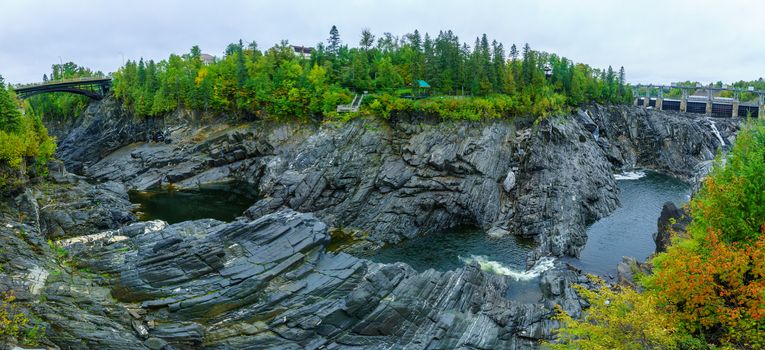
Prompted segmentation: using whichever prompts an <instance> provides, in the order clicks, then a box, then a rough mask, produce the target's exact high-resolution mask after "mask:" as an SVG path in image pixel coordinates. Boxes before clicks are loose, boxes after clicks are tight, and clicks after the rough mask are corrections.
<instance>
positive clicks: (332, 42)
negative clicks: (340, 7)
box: [327, 25, 340, 55]
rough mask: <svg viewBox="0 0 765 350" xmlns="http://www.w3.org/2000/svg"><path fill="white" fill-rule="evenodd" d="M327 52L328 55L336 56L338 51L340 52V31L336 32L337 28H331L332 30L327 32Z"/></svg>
mask: <svg viewBox="0 0 765 350" xmlns="http://www.w3.org/2000/svg"><path fill="white" fill-rule="evenodd" d="M327 44H329V45H328V46H327V51H328V52H329V53H330V54H333V55H336V54H337V52H338V50H340V31H339V30H337V26H334V25H333V26H332V29H330V30H329V39H327Z"/></svg>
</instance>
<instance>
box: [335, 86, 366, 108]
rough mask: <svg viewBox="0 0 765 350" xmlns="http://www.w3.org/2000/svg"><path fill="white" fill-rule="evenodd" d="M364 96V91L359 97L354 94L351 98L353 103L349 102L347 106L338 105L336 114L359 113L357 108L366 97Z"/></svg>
mask: <svg viewBox="0 0 765 350" xmlns="http://www.w3.org/2000/svg"><path fill="white" fill-rule="evenodd" d="M366 96H367V92H366V91H364V94H362V95H361V96H359V95H358V94H356V95H355V96H353V101H351V104H349V105H338V106H337V112H338V113H343V112H358V111H359V107H360V106H361V101H363V100H364V97H366Z"/></svg>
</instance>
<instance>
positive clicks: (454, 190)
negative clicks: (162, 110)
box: [0, 99, 737, 349]
mask: <svg viewBox="0 0 765 350" xmlns="http://www.w3.org/2000/svg"><path fill="white" fill-rule="evenodd" d="M180 113H181V112H178V113H176V114H175V115H172V116H169V117H168V118H166V119H165V120H159V119H155V120H142V119H138V118H134V117H132V116H131V115H130V114H129V113H127V112H126V111H124V110H122V109H121V107H120V105H119V104H118V103H117V102H116V101H114V100H112V99H106V100H104V101H102V102H99V103H95V104H93V105H92V106H91V107H89V109H88V111H87V113H86V115H85V116H84V117H83V118H81V119H77V120H75V122H74V123H73V124H64V123H62V124H59V125H56V126H53V127H54V128H56V130H57V133H58V134H59V136H60V139H61V140H62V141H61V142H60V148H59V156H60V158H61V159H62V160H63V161H64V162H65V163H66V164H67V167H69V168H70V169H74V170H75V171H76V172H78V173H79V174H81V175H84V176H86V177H87V178H89V179H90V180H94V181H95V182H93V183H89V182H88V181H90V180H88V179H83V178H78V177H76V176H72V175H70V174H67V173H66V172H65V171H63V169H57V170H56V169H54V170H55V171H52V177H53V178H54V179H56V181H57V182H58V183H56V184H48V185H40V186H37V187H35V188H34V189H33V190H30V191H27V192H26V193H24V194H22V195H21V196H19V197H18V198H16V199H15V200H14V201H12V202H11V203H10V204H9V206H6V207H1V208H0V214H2V215H3V219H4V222H6V223H7V224H6V225H5V226H3V227H0V240H2V242H1V243H2V246H3V250H2V252H0V264H2V266H3V269H4V273H3V274H0V288H2V290H14V291H16V292H17V295H18V297H19V300H20V301H21V302H24V303H28V305H29V306H28V310H27V311H28V312H31V313H32V314H34V315H36V317H38V318H39V321H40V322H41V324H43V325H45V326H47V330H48V331H47V333H46V335H45V337H44V339H43V340H42V341H43V344H44V345H49V346H58V347H61V348H75V349H79V348H103V349H126V348H130V349H141V348H150V349H196V348H200V347H204V348H220V349H225V348H254V349H256V348H295V349H300V348H329V349H346V348H348V349H358V348H404V347H406V348H418V349H419V348H434V349H452V348H460V347H462V348H518V349H525V348H534V347H536V346H537V344H538V341H539V340H540V339H550V338H551V337H552V336H553V332H554V329H555V327H556V326H557V324H556V323H555V322H554V321H551V320H550V317H551V315H552V314H553V307H554V305H556V304H558V305H561V306H562V307H563V308H564V309H565V310H566V311H568V312H569V313H572V314H574V315H576V314H578V313H579V312H580V311H581V308H582V307H583V306H585V305H586V303H585V302H583V301H581V300H580V299H579V298H578V296H577V295H576V293H575V292H574V289H573V288H571V286H572V284H573V283H584V284H586V283H587V281H586V279H585V278H584V277H582V276H580V275H579V273H578V272H576V271H572V270H571V269H567V268H565V267H562V266H557V267H556V268H554V269H552V270H548V271H546V272H545V273H544V274H543V275H542V276H541V277H540V281H539V286H540V290H541V299H540V300H539V301H538V302H536V303H520V302H517V301H515V300H512V299H511V298H508V297H507V295H508V293H509V292H512V291H513V290H514V289H515V288H521V287H520V286H519V284H518V283H516V281H514V280H513V279H512V278H510V277H508V276H501V275H495V274H492V273H489V272H484V271H481V269H480V268H479V265H467V266H465V267H463V268H460V269H456V270H452V271H434V270H428V271H424V272H417V271H416V270H414V269H412V268H411V267H410V266H407V265H406V264H403V263H397V264H380V263H373V262H370V261H368V260H365V259H363V258H359V257H354V256H351V255H348V254H346V253H344V252H330V251H328V249H327V246H328V244H329V243H330V241H331V238H330V236H329V234H328V233H327V232H328V231H327V230H328V227H329V226H332V227H341V228H353V229H359V230H361V231H364V232H366V233H367V235H366V237H367V239H368V240H369V241H371V242H373V243H375V244H381V243H384V242H387V243H396V242H398V241H400V240H402V239H406V238H408V237H412V236H414V235H416V234H419V233H422V232H435V233H438V232H441V231H442V230H444V229H446V228H449V227H452V226H456V225H460V224H473V225H476V226H479V227H481V228H483V229H486V230H487V231H489V232H490V233H491V234H492V235H495V236H502V235H507V234H518V235H523V236H527V237H534V238H535V239H536V241H537V242H538V243H539V244H538V249H537V250H536V251H535V252H534V254H532V256H531V257H530V258H531V261H532V262H533V261H534V260H535V259H536V258H538V257H539V256H541V255H549V254H551V255H576V254H577V252H578V251H579V249H581V247H582V246H583V245H584V243H585V242H586V235H585V228H586V225H587V224H589V223H591V222H593V221H595V220H596V219H598V218H600V217H602V216H605V215H607V214H608V213H610V212H611V211H612V210H613V209H614V208H615V207H616V206H617V205H618V200H617V196H616V194H617V191H618V188H617V186H616V183H615V180H614V177H613V175H612V174H613V173H614V172H617V171H621V170H628V169H631V168H633V167H648V168H654V169H657V170H659V171H662V172H665V173H670V174H674V175H675V176H678V177H681V178H684V179H693V178H697V177H698V176H701V175H702V174H703V169H704V167H703V165H704V164H706V163H707V162H708V161H709V160H710V159H711V158H712V157H713V155H714V153H715V150H716V149H717V148H718V146H721V145H722V144H723V143H725V144H728V143H730V142H731V141H732V138H733V135H734V134H735V131H736V129H737V121H731V120H714V122H715V123H716V124H715V128H716V129H717V130H718V131H719V133H720V134H721V137H720V138H718V137H717V135H716V134H715V133H714V132H713V131H712V128H711V126H712V124H711V122H712V120H707V119H703V118H697V117H694V116H689V115H681V114H673V113H668V112H657V111H650V110H645V109H642V108H633V107H607V108H606V107H598V106H595V107H593V108H590V109H588V110H582V111H579V112H578V113H576V114H575V115H572V116H566V117H558V118H550V119H547V120H542V121H541V122H539V123H536V124H532V123H531V122H529V121H525V120H522V119H518V120H516V121H493V122H492V121H488V122H480V123H479V122H445V121H433V120H428V119H427V118H409V117H403V116H399V117H398V118H394V119H393V120H390V121H380V120H377V119H372V118H370V119H358V120H354V121H351V122H347V123H343V124H334V123H326V124H323V125H313V124H309V125H299V124H288V123H283V124H282V123H266V122H255V123H247V124H243V125H227V124H225V123H216V124H215V125H214V126H208V127H204V128H202V127H200V126H199V125H196V124H194V123H187V122H186V121H187V120H189V118H187V117H188V116H185V117H182V116H180V115H179V114H180ZM192 119H193V118H192ZM234 179H237V180H244V181H247V182H249V183H251V184H252V186H255V187H257V189H258V190H259V192H260V193H261V194H262V199H261V200H259V201H258V202H257V203H253V206H252V207H251V208H250V209H248V210H247V211H246V213H243V214H244V215H243V216H242V217H240V218H239V219H237V220H235V221H233V222H230V223H223V222H220V221H216V220H210V219H207V220H197V221H189V222H182V223H178V224H174V225H167V224H166V223H164V222H161V221H152V222H135V217H134V216H133V214H131V204H130V203H129V202H128V197H127V195H126V194H125V191H126V190H128V189H139V190H140V189H148V188H154V187H158V186H162V185H166V184H174V185H176V186H179V187H184V186H186V187H190V186H195V185H197V184H201V183H206V182H214V181H224V180H234ZM691 181H693V180H691ZM48 239H52V240H58V243H57V244H58V245H59V246H62V247H65V249H66V250H67V251H68V253H67V254H68V255H63V256H62V252H61V248H59V246H56V245H52V244H48V243H47V240H48ZM623 270H624V271H625V276H626V275H627V274H628V273H629V271H628V270H626V269H623ZM630 271H631V270H630ZM626 279H628V277H625V280H626Z"/></svg>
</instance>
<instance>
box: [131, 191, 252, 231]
mask: <svg viewBox="0 0 765 350" xmlns="http://www.w3.org/2000/svg"><path fill="white" fill-rule="evenodd" d="M257 200H258V195H257V190H256V189H255V185H252V184H249V183H246V182H239V181H234V182H224V183H215V184H206V185H202V186H199V187H196V188H192V189H183V190H173V189H167V188H165V189H160V190H151V191H140V192H139V191H133V192H130V201H131V202H133V203H135V204H138V205H139V207H138V209H137V211H138V214H139V216H140V218H141V219H142V220H156V219H159V220H164V221H167V222H168V223H171V224H174V223H177V222H181V221H186V220H196V219H206V218H212V219H218V220H221V221H231V220H233V219H234V218H236V217H237V216H241V215H242V213H243V212H244V211H245V210H246V209H247V208H249V207H250V206H251V205H252V204H254V203H255V202H256V201H257Z"/></svg>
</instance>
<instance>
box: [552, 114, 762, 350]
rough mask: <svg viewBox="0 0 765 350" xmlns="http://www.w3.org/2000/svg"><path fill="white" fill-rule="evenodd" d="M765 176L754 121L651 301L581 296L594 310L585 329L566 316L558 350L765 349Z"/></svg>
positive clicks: (703, 193) (673, 252)
mask: <svg viewBox="0 0 765 350" xmlns="http://www.w3.org/2000/svg"><path fill="white" fill-rule="evenodd" d="M763 173H765V125H763V124H762V123H761V122H757V121H753V122H750V123H749V124H747V125H746V126H745V127H744V128H743V129H742V130H741V131H740V132H739V134H738V136H737V142H736V145H735V146H734V147H733V149H732V150H731V152H730V154H729V155H728V156H727V157H726V158H725V161H724V162H723V161H722V160H721V159H719V158H718V160H717V163H716V165H715V167H714V169H713V170H712V172H711V173H710V175H709V176H708V177H707V179H706V180H705V181H704V184H703V187H702V188H701V190H700V191H699V192H698V193H697V194H696V195H695V197H694V199H693V200H692V201H691V203H690V204H689V208H690V211H691V215H692V217H693V221H692V222H691V223H690V224H689V226H688V227H687V232H686V233H685V234H684V235H682V236H680V237H678V238H676V239H675V241H674V242H673V245H672V246H670V247H669V249H668V250H667V251H666V252H665V253H661V254H659V255H657V256H656V257H655V258H653V260H652V263H653V266H654V268H653V273H652V274H651V275H648V276H645V277H644V278H643V279H642V280H641V282H642V284H643V285H644V287H645V288H646V291H645V292H644V293H642V294H638V293H635V292H634V291H632V290H621V291H619V292H614V291H611V290H608V289H605V288H601V289H600V290H599V291H597V292H591V291H586V290H583V289H580V290H579V291H580V293H582V294H583V295H584V296H585V297H586V298H587V299H588V300H589V301H590V302H591V307H590V308H589V309H588V310H587V312H586V316H585V318H584V319H583V320H572V319H571V318H570V317H568V315H565V314H563V315H561V316H560V320H562V321H563V322H564V323H565V324H566V326H567V327H566V328H563V329H562V330H561V336H560V340H561V344H556V345H551V347H553V348H558V349H567V348H581V349H599V348H603V349H605V348H620V349H621V348H641V349H642V348H680V349H709V348H717V347H719V348H724V349H729V348H736V349H762V348H765V177H763V176H762V174H763ZM604 300H609V302H610V306H608V307H604V306H603V301H604ZM625 303H626V305H627V306H626V307H623V306H620V305H624V304H625ZM613 306H617V307H616V308H614V307H613ZM635 331H639V332H638V333H637V334H636V333H635ZM645 336H649V337H648V338H646V337H645ZM650 339H653V340H650ZM646 340H649V341H648V342H646Z"/></svg>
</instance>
